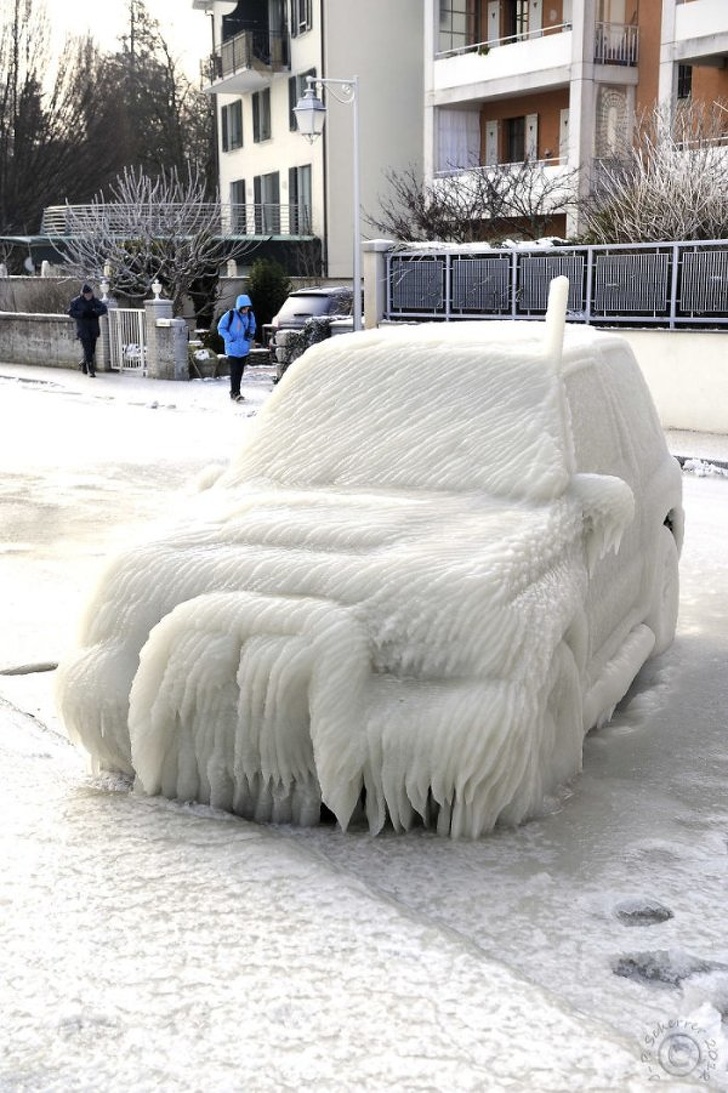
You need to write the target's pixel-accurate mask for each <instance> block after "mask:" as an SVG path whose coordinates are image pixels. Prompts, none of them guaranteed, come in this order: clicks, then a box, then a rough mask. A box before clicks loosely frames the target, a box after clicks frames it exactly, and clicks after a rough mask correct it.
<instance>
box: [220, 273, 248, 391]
mask: <svg viewBox="0 0 728 1093" xmlns="http://www.w3.org/2000/svg"><path fill="white" fill-rule="evenodd" d="M217 332H218V334H220V335H222V338H223V340H224V342H225V355H226V356H227V359H228V363H229V365H230V398H231V399H233V401H235V402H244V401H245V400H244V398H243V396H242V395H241V394H240V383H241V381H242V378H243V372H244V371H245V363H246V361H247V359H248V355H249V353H250V346H251V343H252V341H253V338H254V337H255V315H254V314H253V304H252V301H251V299H250V297H249V296H246V295H245V294H244V293H243V295H241V296H238V298H237V300H236V301H235V307H234V308H231V309H230V310H229V311H226V312H225V314H224V315H223V316H222V318H221V319H220V321H219V322H218V324H217Z"/></svg>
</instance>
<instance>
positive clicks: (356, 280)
mask: <svg viewBox="0 0 728 1093" xmlns="http://www.w3.org/2000/svg"><path fill="white" fill-rule="evenodd" d="M306 83H307V84H308V87H307V88H306V90H305V91H304V93H303V96H302V97H301V98H300V99H299V100H298V102H297V104H296V106H295V107H294V110H293V113H294V114H295V115H296V125H297V126H298V131H299V133H300V134H301V136H303V137H305V138H306V140H307V141H308V142H309V144H313V142H314V141H315V140H316V139H317V138H318V137H320V136H321V134H322V133H323V131H324V123H325V121H326V107H325V106H324V104H323V103H322V101H321V99H319V98H318V96H317V95H316V89H317V88H322V87H327V88H329V90H330V91H331V94H332V95H333V96H334V98H335V99H336V100H337V101H338V102H340V103H344V105H347V106H348V105H349V104H351V105H352V106H353V107H354V255H353V264H352V273H353V276H352V281H353V284H354V307H353V317H354V330H361V327H362V322H361V194H360V184H359V77H358V76H352V77H351V79H350V80H333V79H332V80H329V79H320V78H317V77H316V76H307V77H306Z"/></svg>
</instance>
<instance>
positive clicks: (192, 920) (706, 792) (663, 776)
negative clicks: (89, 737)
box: [0, 364, 728, 1093]
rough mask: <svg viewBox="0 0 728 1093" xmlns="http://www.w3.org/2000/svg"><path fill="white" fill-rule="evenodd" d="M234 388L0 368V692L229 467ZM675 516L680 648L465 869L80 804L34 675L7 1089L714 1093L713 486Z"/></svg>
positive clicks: (423, 855)
mask: <svg viewBox="0 0 728 1093" xmlns="http://www.w3.org/2000/svg"><path fill="white" fill-rule="evenodd" d="M227 387H228V383H227V380H226V379H225V378H221V379H219V380H214V381H206V382H203V381H192V382H189V383H187V382H174V381H168V382H165V381H155V380H146V379H143V378H141V377H137V376H135V375H133V374H124V375H119V374H102V375H99V377H98V378H97V379H96V380H93V381H91V380H89V379H88V377H86V376H83V375H81V373H80V372H74V371H69V370H67V369H51V368H42V367H39V366H32V367H31V366H19V365H9V364H0V394H1V396H2V397H0V437H2V438H3V441H4V442H5V443H4V444H3V445H2V446H1V447H0V470H1V471H2V475H0V501H2V503H3V524H2V537H1V539H0V548H1V549H0V602H2V604H3V626H2V627H0V664H2V666H3V668H7V667H14V666H17V665H20V664H26V665H27V664H36V665H37V664H39V663H42V662H52V661H55V660H57V659H58V655H59V653H62V652H63V650H64V647H65V645H66V643H67V642H68V641H69V640H71V638H72V633H73V629H74V620H75V618H76V617H77V616H78V614H79V612H80V611H81V610H82V607H83V605H84V603H86V602H87V596H88V594H89V592H90V590H91V588H92V586H93V584H94V583H95V580H96V577H97V575H98V573H99V571H100V569H101V568H102V567H104V566H105V565H106V563H107V561H108V560H109V559H110V558H111V557H112V556H115V555H116V554H117V553H118V552H119V551H120V550H121V549H124V550H128V549H129V545H130V543H131V542H133V541H138V539H140V538H146V537H147V534H148V532H147V531H146V530H145V528H146V526H147V524H148V523H149V522H150V521H154V522H156V521H157V520H165V521H166V520H167V519H168V518H169V517H170V515H173V514H176V513H177V512H178V511H179V512H181V511H183V510H186V509H187V507H188V506H189V504H190V497H189V495H188V493H187V490H188V486H189V484H190V482H191V481H192V480H195V479H197V477H198V475H199V474H200V473H202V472H203V471H204V470H205V468H207V467H208V465H209V464H210V463H211V462H214V463H217V464H221V463H223V464H224V463H225V461H226V460H227V459H228V458H230V457H231V456H233V455H234V453H235V452H236V451H237V448H238V446H239V444H240V443H241V441H242V440H243V438H244V437H245V434H246V432H247V431H248V430H249V429H250V427H251V426H252V424H253V421H254V418H255V415H256V413H257V412H258V411H259V410H260V409H261V408H262V407H263V405H264V403H265V402H266V400H267V399H268V398H269V397H270V395H271V393H272V391H273V385H272V376H271V369H270V368H266V369H264V368H259V367H255V366H250V367H249V368H248V369H246V373H245V377H244V393H245V396H246V403H244V404H243V406H242V407H240V406H238V405H237V404H232V405H231V403H230V399H229V398H228V393H227ZM276 390H278V391H279V390H280V388H276ZM443 396H444V389H443V387H442V385H440V384H438V385H437V387H436V388H435V389H433V390H432V391H431V392H430V398H431V401H432V403H433V404H434V405H438V403H439V401H440V400H441V399H442V398H443ZM713 439H714V440H716V441H717V440H718V439H719V438H713ZM698 442H700V444H699V445H698ZM670 443H671V447H672V450H673V451H675V452H678V453H681V454H683V455H690V454H694V455H697V454H700V452H699V447H700V448H702V444H703V443H704V441H703V440H702V439H701V438H700V437H699V436H696V434H682V435H680V436H679V437H678V436H677V435H676V434H673V435H671V437H670ZM715 455H716V458H720V459H721V460H726V459H727V458H728V440H726V439H725V438H723V439H722V442H721V445H720V451H716V453H715ZM683 485H684V491H685V507H686V517H687V518H686V538H685V549H684V551H683V557H682V561H681V582H682V604H681V616H680V620H679V625H678V635H677V639H676V641H675V644H674V646H673V647H671V648H670V650H668V652H667V653H666V654H665V655H664V656H663V657H661V658H659V659H658V660H656V661H654V662H652V663H651V664H650V665H648V666H647V670H646V671H645V672H643V673H642V676H641V679H640V681H639V683H638V684H637V685H636V686H635V688H634V689H633V690H632V692H631V694H630V696H629V698H628V700H627V701H625V702H624V703H623V704H621V705H620V708H619V710H618V711H617V713H616V715H615V718H614V719H613V721H612V722H610V724H609V725H608V726H605V728H604V729H603V730H601V731H599V732H594V733H590V734H589V736H588V737H587V739H586V741H585V749H584V770H583V772H582V774H581V775H580V776H579V777H578V778H577V779H576V780H575V781H574V783H573V784H572V786H571V787H570V791H569V792H568V793H567V794H566V795H565V796H564V797H563V798H562V799H560V800H559V801H558V802H555V803H554V809H553V811H550V812H548V813H547V814H546V815H545V816H544V817H543V818H541V819H539V820H534V821H533V822H532V823H529V824H525V825H523V826H521V827H518V828H515V829H513V830H510V829H502V830H500V831H499V832H496V833H494V834H493V835H491V836H488V837H486V838H483V839H479V840H474V841H471V840H459V841H451V840H448V839H438V838H437V837H436V836H434V835H432V834H430V833H426V832H423V831H413V832H410V834H409V835H406V836H396V835H393V834H392V833H385V834H383V835H382V836H379V837H378V838H376V839H374V838H372V837H371V836H370V835H369V834H368V832H367V831H366V830H363V831H356V830H353V831H351V832H350V833H349V834H347V835H343V834H342V833H341V832H340V831H337V830H336V829H335V828H333V827H330V826H322V827H317V828H313V829H297V828H293V827H291V826H286V825H284V826H280V827H270V826H266V825H256V824H253V823H249V822H247V821H244V820H241V819H239V818H235V817H231V816H229V815H226V814H222V813H219V812H215V811H214V810H212V809H206V808H204V807H203V806H194V805H190V804H174V803H171V802H167V801H164V800H162V799H159V798H157V799H147V798H144V797H142V796H141V795H136V794H133V793H130V792H128V786H125V785H124V784H122V783H121V782H118V781H113V780H108V779H107V780H106V781H104V780H103V779H93V778H90V777H89V775H88V773H87V771H86V768H85V766H84V761H83V756H82V755H81V753H80V752H77V751H74V750H72V749H71V748H70V746H69V745H68V743H67V742H66V740H65V739H64V738H63V737H62V735H61V729H60V725H59V724H58V722H57V720H54V715H53V714H52V712H51V710H52V702H51V696H52V689H53V686H54V680H53V676H54V673H53V672H52V671H44V672H36V673H35V674H25V675H0V767H1V768H2V771H3V793H2V795H0V816H2V822H1V823H0V858H1V860H2V862H3V869H2V870H0V907H2V908H3V915H4V918H3V921H4V934H3V973H4V975H3V977H0V980H1V981H0V1027H2V1029H3V1031H4V1033H5V1043H4V1045H3V1046H4V1048H5V1050H4V1051H3V1052H0V1088H2V1089H5V1088H8V1089H10V1088H13V1089H14V1088H18V1087H19V1085H20V1084H22V1083H23V1081H25V1083H26V1086H28V1083H29V1082H30V1083H31V1085H32V1088H33V1089H51V1088H54V1089H61V1088H62V1089H77V1090H88V1089H100V1088H105V1089H120V1088H128V1089H136V1090H146V1089H150V1088H151V1087H152V1085H154V1087H155V1088H158V1089H159V1088H164V1089H174V1090H175V1091H176V1093H188V1091H189V1093H195V1091H196V1090H199V1088H200V1075H201V1074H204V1076H205V1085H206V1088H209V1089H217V1090H222V1089H242V1088H246V1089H248V1088H249V1089H255V1090H256V1093H268V1091H269V1090H270V1093H277V1091H278V1090H280V1089H283V1088H293V1089H316V1090H319V1091H320V1093H331V1091H334V1090H336V1091H340V1090H344V1089H357V1090H361V1091H362V1093H373V1091H379V1090H382V1089H387V1090H389V1091H391V1093H412V1090H414V1089H422V1088H427V1089H431V1090H433V1091H436V1093H440V1091H443V1093H449V1091H451V1090H453V1089H457V1090H459V1091H462V1093H471V1091H472V1093H476V1091H477V1093H482V1091H484V1090H487V1091H492V1093H495V1091H499V1090H503V1089H510V1090H513V1091H515V1093H529V1091H531V1090H533V1089H539V1090H543V1091H544V1093H545V1091H547V1090H554V1091H555V1093H563V1090H565V1089H573V1090H578V1091H579V1093H581V1091H583V1090H595V1091H599V1093H605V1091H606V1090H615V1091H618V1093H625V1091H626V1090H629V1091H630V1093H642V1091H645V1093H647V1090H649V1089H652V1088H654V1084H653V1083H654V1081H655V1080H660V1081H664V1083H665V1084H664V1085H663V1086H662V1087H660V1088H671V1089H675V1090H676V1091H677V1090H678V1089H680V1090H684V1089H686V1088H711V1089H721V1090H728V1070H727V1069H726V1059H727V1056H726V1050H727V1049H728V1036H726V1025H725V1017H726V1015H728V972H726V968H727V967H728V947H727V945H726V932H725V876H726V840H725V833H726V830H728V805H727V803H726V795H725V778H726V772H727V771H728V748H727V746H726V739H725V717H724V711H725V708H726V704H727V703H728V677H726V673H725V670H724V666H725V662H726V656H727V655H728V624H727V620H728V557H727V556H726V551H725V542H726V537H727V536H728V477H727V476H725V475H721V476H719V475H712V476H711V475H708V474H703V473H697V471H696V473H686V474H685V476H684V482H683ZM701 1057H702V1059H703V1063H704V1066H703V1068H702V1070H701V1071H700V1073H703V1072H704V1073H705V1074H706V1078H704V1079H701V1078H700V1077H699V1076H698V1077H695V1072H694V1065H695V1063H696V1061H698V1060H699V1059H700V1058H701ZM691 1070H692V1071H693V1078H694V1080H693V1082H692V1084H687V1085H686V1084H685V1083H682V1082H679V1081H676V1082H674V1083H671V1082H670V1078H671V1077H672V1078H675V1079H679V1078H680V1077H681V1076H683V1077H684V1076H690V1071H691ZM648 1083H649V1084H648Z"/></svg>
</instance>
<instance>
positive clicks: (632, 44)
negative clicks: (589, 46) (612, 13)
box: [594, 23, 639, 68]
mask: <svg viewBox="0 0 728 1093" xmlns="http://www.w3.org/2000/svg"><path fill="white" fill-rule="evenodd" d="M638 59H639V29H638V28H637V27H634V26H631V25H630V24H627V23H597V26H596V36H595V40H594V63H595V64H598V65H626V66H629V67H630V68H633V67H634V66H635V65H636V64H637V61H638Z"/></svg>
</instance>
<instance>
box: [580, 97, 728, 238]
mask: <svg viewBox="0 0 728 1093" xmlns="http://www.w3.org/2000/svg"><path fill="white" fill-rule="evenodd" d="M727 135H728V107H726V106H725V105H723V104H720V103H713V104H712V105H707V106H706V105H705V104H703V103H699V102H694V101H692V100H688V101H687V102H683V103H680V104H679V109H678V110H677V111H676V112H675V113H674V115H673V114H672V112H670V111H668V110H666V109H664V108H659V107H656V108H655V109H654V110H652V111H650V112H648V113H646V114H645V115H643V116H642V117H641V118H640V119H639V121H638V123H637V125H636V127H635V133H634V140H633V142H632V145H631V147H630V148H629V149H628V150H627V152H626V153H625V155H624V156H623V157H622V158H619V159H615V160H614V161H612V162H609V163H605V162H602V163H601V164H598V165H597V168H596V170H595V174H594V178H593V180H592V186H591V193H590V196H589V197H588V198H587V199H586V200H584V201H582V203H581V205H580V214H581V219H582V224H583V225H584V230H583V238H584V239H585V240H586V241H588V242H592V243H650V242H661V241H663V240H670V239H724V238H726V236H727V235H728V187H726V181H725V180H726V175H727V174H728V141H727V140H726V137H727Z"/></svg>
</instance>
